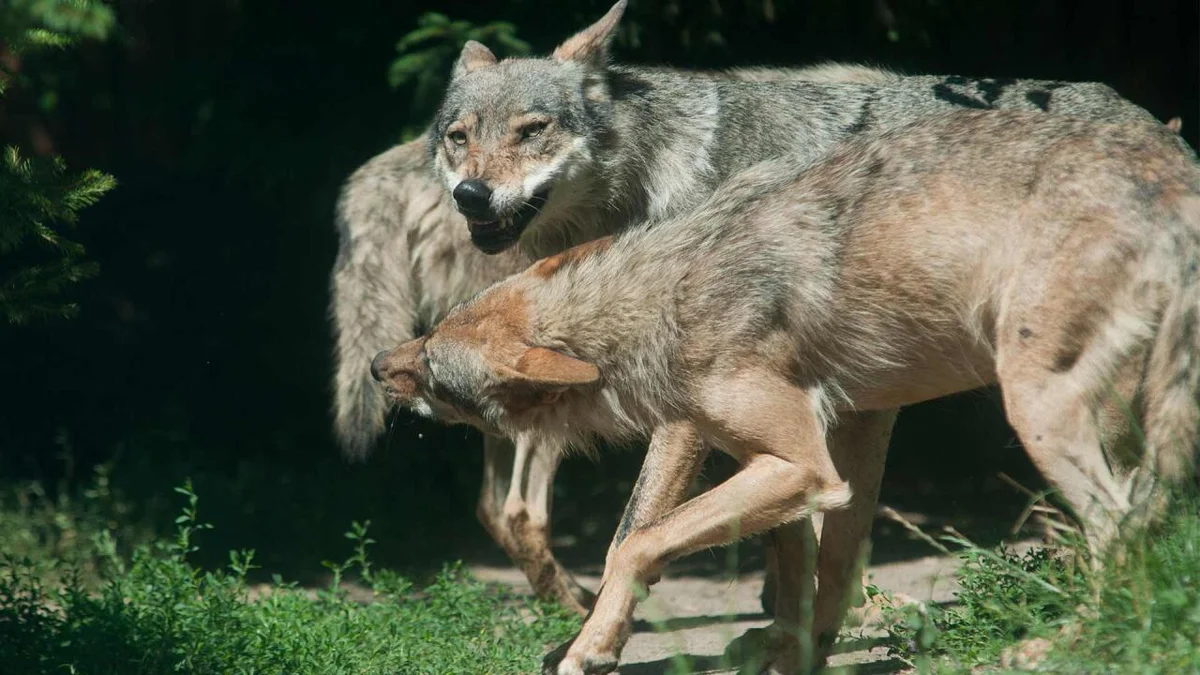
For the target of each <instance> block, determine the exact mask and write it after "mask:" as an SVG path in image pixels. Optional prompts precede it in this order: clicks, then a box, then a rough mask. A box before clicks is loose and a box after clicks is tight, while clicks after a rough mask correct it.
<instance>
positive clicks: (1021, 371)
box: [996, 298, 1136, 554]
mask: <svg viewBox="0 0 1200 675" xmlns="http://www.w3.org/2000/svg"><path fill="white" fill-rule="evenodd" d="M1047 305H1049V306H1050V308H1051V309H1052V310H1053V311H1047ZM997 330H998V340H997V361H996V374H997V376H998V379H999V381H1000V386H1001V391H1002V393H1003V397H1004V408H1005V412H1006V414H1007V416H1008V420H1009V423H1010V424H1011V425H1012V427H1013V428H1014V429H1015V430H1016V432H1017V434H1018V436H1019V437H1020V439H1021V443H1022V445H1024V447H1025V450H1026V451H1027V452H1028V453H1029V457H1030V459H1031V460H1033V463H1034V465H1035V466H1037V468H1038V470H1039V471H1041V473H1042V475H1043V476H1044V477H1045V478H1046V480H1047V481H1048V482H1049V483H1050V484H1051V485H1052V486H1053V487H1054V488H1055V489H1056V490H1057V491H1058V493H1059V495H1060V496H1061V497H1062V499H1063V500H1064V501H1066V503H1067V505H1068V506H1070V508H1071V510H1072V511H1073V512H1074V515H1075V517H1076V518H1078V519H1079V521H1080V523H1081V524H1082V525H1083V529H1084V534H1085V535H1086V537H1087V541H1088V546H1089V548H1090V549H1091V551H1092V552H1093V553H1094V554H1097V553H1101V552H1102V551H1103V550H1104V549H1105V548H1106V547H1107V545H1108V544H1109V543H1110V542H1111V541H1112V540H1113V538H1114V537H1115V536H1116V534H1117V528H1118V526H1119V525H1120V524H1121V521H1122V519H1123V518H1124V517H1125V516H1126V515H1127V514H1128V513H1129V511H1130V500H1129V486H1128V485H1127V483H1126V481H1125V479H1124V472H1123V471H1121V470H1120V469H1118V470H1117V471H1114V467H1113V466H1112V465H1111V464H1110V461H1109V459H1110V458H1109V457H1108V456H1106V453H1105V449H1104V447H1103V444H1102V434H1107V435H1108V436H1109V438H1110V440H1111V441H1113V442H1114V443H1128V442H1129V431H1128V430H1129V428H1130V427H1129V425H1125V424H1121V419H1122V417H1123V416H1125V417H1126V419H1128V417H1127V412H1126V411H1125V410H1123V409H1122V404H1121V403H1120V402H1119V401H1118V400H1117V398H1116V397H1110V396H1109V395H1108V392H1109V390H1110V384H1111V382H1112V379H1111V376H1112V374H1113V373H1115V372H1119V371H1118V370H1116V369H1117V368H1119V367H1120V366H1121V365H1122V364H1121V361H1122V355H1124V354H1128V353H1129V352H1130V351H1131V350H1130V346H1131V344H1132V343H1135V342H1136V339H1135V338H1134V337H1133V336H1131V335H1130V334H1129V333H1128V331H1127V330H1125V329H1124V327H1122V326H1121V325H1120V324H1119V323H1118V322H1116V321H1113V320H1112V317H1111V316H1110V314H1109V313H1108V312H1107V311H1097V307H1095V306H1092V307H1089V306H1087V305H1086V304H1085V303H1075V304H1071V303H1069V302H1060V303H1057V305H1055V304H1054V303H1049V302H1048V301H1046V300H1045V299H1044V298H1043V299H1042V302H1041V303H1040V304H1038V305H1034V306H1032V307H1029V308H1023V307H1021V308H1016V309H1014V311H1012V313H1011V315H1010V317H1009V320H1007V321H1002V322H1000V324H999V325H998V327H997ZM1104 427H1107V428H1104ZM1110 450H1111V451H1116V447H1115V446H1114V447H1113V448H1110ZM1110 454H1112V453H1111V452H1110ZM1115 459H1117V458H1116V457H1114V460H1115Z"/></svg>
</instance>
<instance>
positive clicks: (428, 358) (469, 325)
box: [371, 284, 600, 436]
mask: <svg viewBox="0 0 1200 675" xmlns="http://www.w3.org/2000/svg"><path fill="white" fill-rule="evenodd" d="M533 325H534V322H532V321H531V320H530V311H529V303H528V302H527V301H526V299H525V296H524V294H523V293H522V290H521V288H519V285H518V286H517V287H514V285H512V284H501V285H499V286H495V287H493V288H492V289H491V290H489V291H488V292H485V293H484V294H483V295H481V296H479V297H478V298H477V299H476V300H475V301H472V302H470V303H467V304H465V305H460V306H459V307H458V308H457V309H455V310H454V311H452V312H451V313H450V314H449V315H447V316H446V318H445V319H444V320H443V321H442V322H441V323H439V324H438V325H437V326H435V327H434V329H433V330H432V331H431V332H430V333H429V335H427V336H425V337H422V338H417V339H415V340H410V341H408V342H406V343H404V344H402V345H400V346H399V347H397V348H395V349H393V350H391V351H383V352H380V353H379V354H378V355H377V356H376V357H375V359H374V360H373V361H372V362H371V374H372V375H373V376H374V377H375V379H376V380H378V381H379V382H381V383H382V384H383V385H384V387H385V389H386V390H387V392H388V394H389V396H390V397H391V398H392V399H393V400H394V401H395V402H396V403H398V404H399V405H401V406H403V407H405V408H408V409H410V410H413V411H414V412H417V413H419V414H421V415H424V416H426V417H431V418H434V419H438V420H441V421H443V422H450V423H464V424H471V425H473V426H475V427H476V428H478V429H481V430H483V431H486V432H491V433H497V434H503V435H510V436H511V435H514V434H517V433H521V432H523V431H528V430H529V429H531V428H532V427H535V426H536V425H537V422H536V418H537V415H538V413H539V412H542V411H545V410H546V409H547V408H549V407H551V406H553V404H554V403H555V402H557V401H558V400H559V398H560V397H561V396H562V395H563V394H564V393H566V392H567V391H569V390H571V389H574V388H579V387H587V386H590V385H593V384H595V383H596V382H597V381H598V380H599V379H600V372H599V370H598V369H597V368H596V366H595V365H593V364H591V363H588V362H586V361H583V360H580V359H577V358H574V357H572V356H570V355H568V354H565V353H563V352H561V351H556V350H555V349H550V348H547V347H543V346H537V345H534V344H531V342H534V336H533V335H532V333H531V330H532V326H533Z"/></svg>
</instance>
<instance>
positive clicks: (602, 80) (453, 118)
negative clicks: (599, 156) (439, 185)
mask: <svg viewBox="0 0 1200 675" xmlns="http://www.w3.org/2000/svg"><path fill="white" fill-rule="evenodd" d="M624 10H625V0H620V2H618V3H617V4H615V5H613V7H612V9H610V10H609V11H608V13H607V14H605V15H604V17H603V18H601V19H600V20H599V21H597V22H596V23H595V24H593V25H591V26H590V27H588V28H586V29H585V30H583V31H581V32H580V33H578V34H576V35H574V36H572V37H571V38H570V39H568V40H567V41H566V42H564V43H562V44H561V45H559V47H558V48H557V49H555V50H554V54H553V55H552V56H551V57H550V58H522V59H506V60H504V61H499V62H498V61H497V60H496V56H495V55H494V54H492V52H491V51H490V50H488V48H487V47H485V46H483V45H482V44H480V43H478V42H474V41H471V42H468V43H467V44H466V45H465V46H464V47H463V50H462V54H461V55H460V56H459V59H458V62H457V63H456V64H455V66H454V73H453V75H452V77H451V80H450V85H449V87H448V88H447V91H446V96H445V98H444V99H443V101H442V105H441V107H440V108H439V110H438V112H437V114H436V116H435V117H434V121H433V126H432V130H431V133H430V136H429V150H430V152H431V154H432V156H433V163H434V166H435V170H436V172H437V174H438V176H439V177H440V178H441V179H442V181H443V183H444V185H445V187H446V189H447V190H449V191H450V194H451V195H452V196H453V198H454V203H455V205H456V206H457V208H458V210H459V211H460V212H461V213H462V214H463V215H464V216H465V217H466V219H467V222H468V225H469V228H470V232H471V240H472V242H473V243H474V244H475V245H476V246H477V247H478V248H479V249H480V250H482V251H484V252H486V253H499V252H500V251H503V250H505V249H507V248H509V247H511V246H513V245H514V244H516V243H517V241H518V240H519V239H520V237H521V234H522V233H523V232H524V231H525V229H526V228H527V227H529V225H530V224H531V223H533V222H534V221H535V220H536V219H537V218H538V216H539V214H540V213H541V211H542V210H543V207H545V206H546V205H547V204H548V203H549V202H550V201H551V200H553V199H554V191H555V187H556V186H559V185H562V184H563V183H564V182H566V181H567V180H570V179H571V178H572V177H573V176H576V175H578V173H579V172H580V170H581V168H582V167H584V166H586V164H587V162H588V160H589V159H590V158H591V156H592V151H593V148H592V146H593V144H594V143H595V142H596V141H597V139H598V137H599V136H600V135H601V133H602V132H601V130H602V129H604V128H605V126H606V125H605V120H606V118H607V116H608V114H609V111H610V108H611V97H610V95H609V90H608V77H607V63H608V47H609V44H610V43H611V41H612V37H613V34H614V32H615V29H616V26H617V22H618V21H619V20H620V18H621V14H622V13H623V12H624Z"/></svg>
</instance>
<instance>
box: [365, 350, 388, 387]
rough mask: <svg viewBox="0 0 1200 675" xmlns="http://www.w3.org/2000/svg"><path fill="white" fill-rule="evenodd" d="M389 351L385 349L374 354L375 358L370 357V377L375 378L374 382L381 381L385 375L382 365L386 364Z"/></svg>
mask: <svg viewBox="0 0 1200 675" xmlns="http://www.w3.org/2000/svg"><path fill="white" fill-rule="evenodd" d="M389 353H390V352H388V351H387V350H386V349H385V350H383V351H381V352H379V353H378V354H376V355H375V358H373V359H371V377H373V378H375V381H376V382H383V378H384V377H386V376H387V373H386V372H384V366H385V365H386V362H387V356H388V354H389ZM360 363H361V362H360Z"/></svg>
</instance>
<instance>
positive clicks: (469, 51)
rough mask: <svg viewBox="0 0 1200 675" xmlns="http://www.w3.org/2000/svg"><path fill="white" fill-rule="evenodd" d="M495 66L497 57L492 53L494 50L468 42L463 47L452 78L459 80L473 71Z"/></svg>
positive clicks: (480, 44) (481, 44)
mask: <svg viewBox="0 0 1200 675" xmlns="http://www.w3.org/2000/svg"><path fill="white" fill-rule="evenodd" d="M494 65H496V55H495V54H493V53H492V50H490V49H488V48H487V47H486V46H484V45H483V43H481V42H476V41H474V40H467V43H466V44H465V45H463V48H462V53H460V54H459V55H458V61H457V62H456V63H455V64H454V74H453V75H452V78H454V79H457V78H459V77H462V76H463V75H466V74H467V73H469V72H471V71H472V70H478V69H480V68H486V67H488V66H494Z"/></svg>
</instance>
